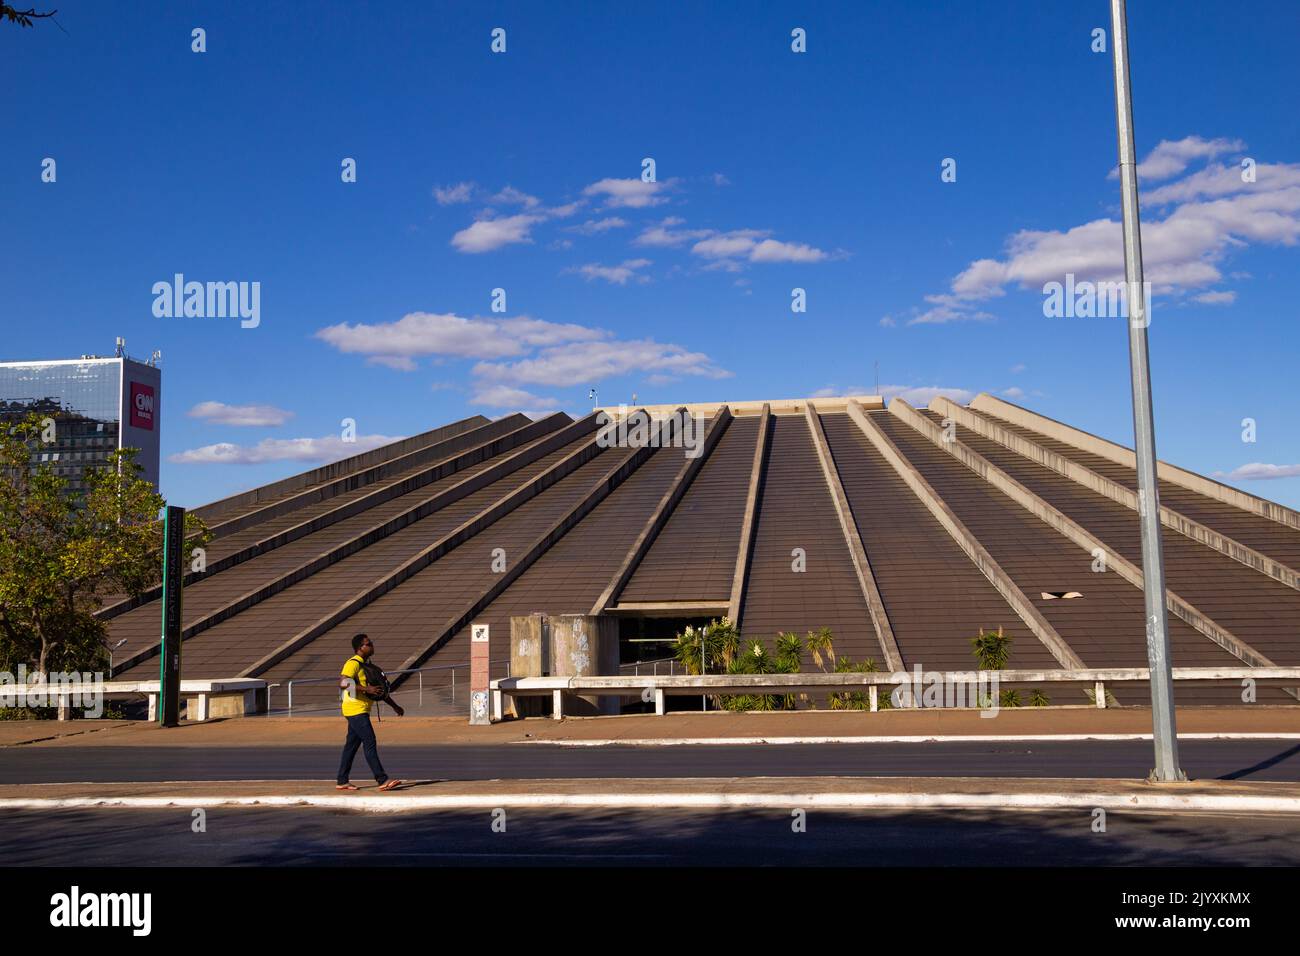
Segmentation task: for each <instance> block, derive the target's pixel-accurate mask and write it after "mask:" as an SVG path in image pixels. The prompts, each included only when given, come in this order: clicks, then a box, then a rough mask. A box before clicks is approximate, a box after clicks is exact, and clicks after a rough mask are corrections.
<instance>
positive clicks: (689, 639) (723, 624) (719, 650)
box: [673, 617, 740, 674]
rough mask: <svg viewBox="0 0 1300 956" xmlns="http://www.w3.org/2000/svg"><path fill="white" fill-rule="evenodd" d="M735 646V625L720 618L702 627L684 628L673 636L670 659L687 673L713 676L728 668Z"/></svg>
mask: <svg viewBox="0 0 1300 956" xmlns="http://www.w3.org/2000/svg"><path fill="white" fill-rule="evenodd" d="M739 646H740V633H739V632H738V631H737V630H736V625H734V624H732V623H731V621H729V620H728V619H727V618H725V617H724V618H722V619H721V620H713V621H710V622H709V623H708V624H706V625H704V626H703V627H694V626H687V628H686V630H684V631H682V633H680V634H678V635H677V638H676V641H675V643H674V645H673V656H674V657H675V658H676V659H677V663H679V664H681V665H682V667H683V668H685V670H686V673H688V674H707V673H714V674H716V673H718V672H719V671H726V670H727V668H728V667H730V666H731V663H732V661H734V660H735V658H736V651H737V648H738V647H739Z"/></svg>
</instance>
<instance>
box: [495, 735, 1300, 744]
mask: <svg viewBox="0 0 1300 956" xmlns="http://www.w3.org/2000/svg"><path fill="white" fill-rule="evenodd" d="M1151 739H1152V735H1151V734H910V735H909V734H895V735H877V736H871V737H628V738H625V739H620V738H607V739H600V740H558V739H557V740H540V739H539V740H512V741H510V743H511V744H522V745H525V746H546V747H687V746H710V747H722V746H731V745H750V744H772V745H777V746H784V745H790V744H922V743H934V744H960V743H973V744H993V743H1007V744H1015V743H1051V742H1053V741H1060V742H1062V743H1071V742H1078V741H1085V740H1098V741H1119V740H1146V741H1150V740H1151ZM1178 739H1179V740H1300V733H1195V734H1179V735H1178Z"/></svg>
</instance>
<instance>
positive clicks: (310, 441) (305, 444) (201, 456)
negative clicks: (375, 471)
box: [167, 435, 404, 465]
mask: <svg viewBox="0 0 1300 956" xmlns="http://www.w3.org/2000/svg"><path fill="white" fill-rule="evenodd" d="M403 437H404V436H401V435H358V436H357V438H356V441H354V442H345V441H344V440H343V439H342V438H341V437H339V436H338V435H326V436H325V437H324V438H264V439H263V440H262V441H260V442H258V443H257V444H256V445H234V444H231V443H230V442H220V443H218V444H215V445H204V446H203V447H202V448H191V449H189V450H188V451H182V452H177V453H176V454H174V455H170V456H168V459H167V460H168V461H172V462H176V463H178V464H182V465H261V464H265V463H266V462H272V461H311V462H315V461H336V460H338V459H340V458H350V457H352V456H353V455H360V454H362V453H363V452H367V451H370V450H371V449H372V448H379V447H380V446H381V445H388V444H391V443H392V442H395V441H401V440H402V438H403Z"/></svg>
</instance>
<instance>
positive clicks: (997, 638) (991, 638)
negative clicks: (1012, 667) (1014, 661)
mask: <svg viewBox="0 0 1300 956" xmlns="http://www.w3.org/2000/svg"><path fill="white" fill-rule="evenodd" d="M970 643H971V647H972V648H973V653H974V654H975V659H976V660H978V661H979V665H980V670H982V671H1001V670H1006V668H1007V661H1008V660H1010V659H1011V635H1010V634H1005V633H1003V631H1002V628H1000V627H999V628H998V629H997V630H996V631H986V630H984V629H983V628H980V632H979V636H977V637H973V638H971V642H970Z"/></svg>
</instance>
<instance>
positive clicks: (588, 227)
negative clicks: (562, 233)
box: [568, 216, 627, 236]
mask: <svg viewBox="0 0 1300 956" xmlns="http://www.w3.org/2000/svg"><path fill="white" fill-rule="evenodd" d="M626 225H627V220H626V219H620V218H619V217H618V216H606V217H605V218H604V219H588V220H587V221H586V222H584V223H582V224H581V225H578V226H569V227H568V228H569V231H570V232H576V233H579V234H580V235H583V236H595V235H598V234H599V233H602V232H608V231H609V230H611V229H622V228H623V227H624V226H626Z"/></svg>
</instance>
